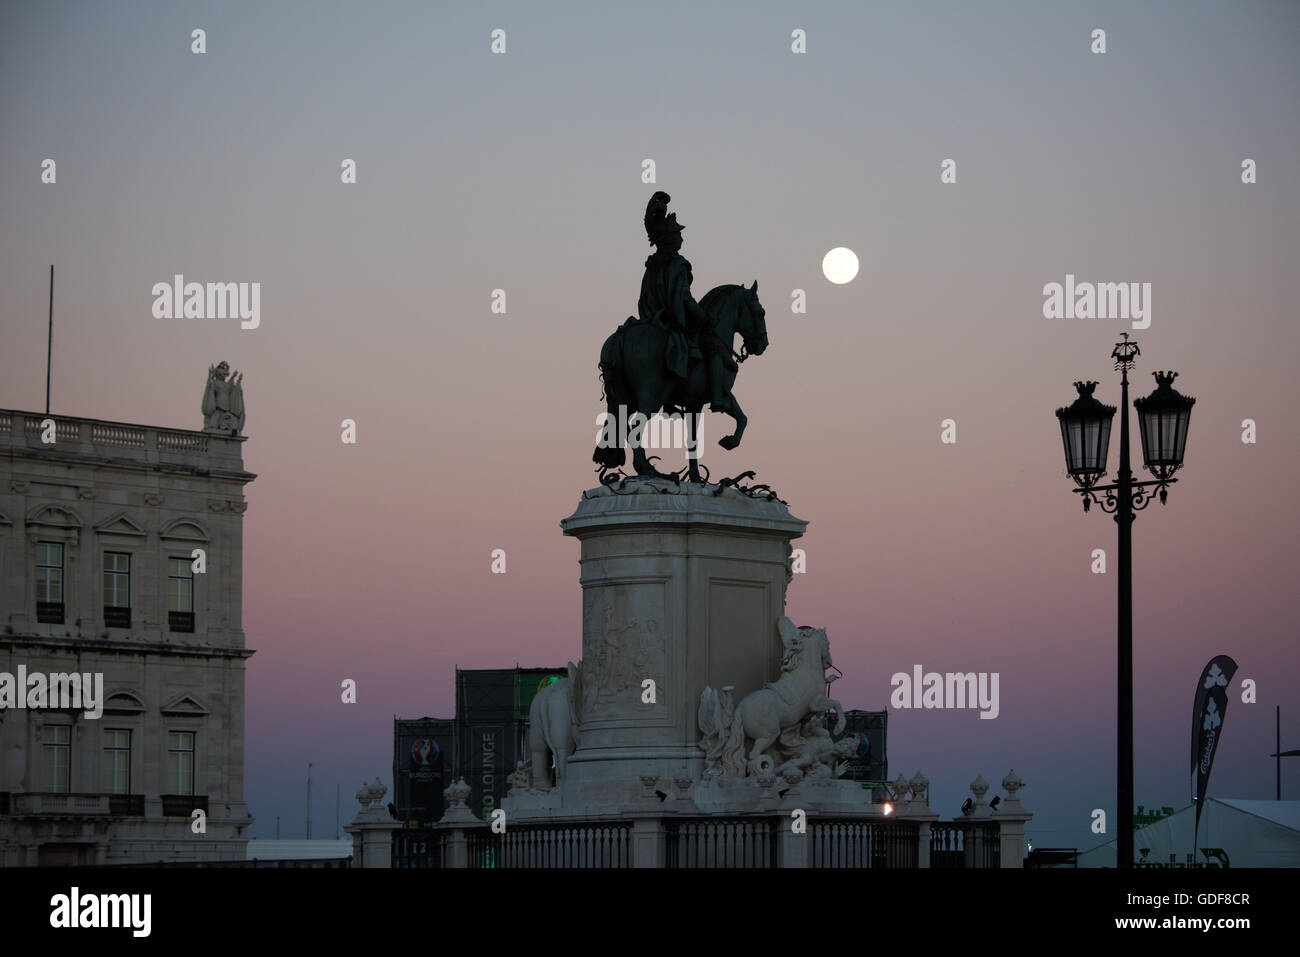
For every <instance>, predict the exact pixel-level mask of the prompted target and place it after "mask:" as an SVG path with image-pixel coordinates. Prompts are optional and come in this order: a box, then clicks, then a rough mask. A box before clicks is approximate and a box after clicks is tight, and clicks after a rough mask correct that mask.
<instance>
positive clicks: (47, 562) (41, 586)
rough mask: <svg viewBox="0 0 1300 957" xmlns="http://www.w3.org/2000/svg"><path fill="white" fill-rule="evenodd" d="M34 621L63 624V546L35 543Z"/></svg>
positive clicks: (55, 543)
mask: <svg viewBox="0 0 1300 957" xmlns="http://www.w3.org/2000/svg"><path fill="white" fill-rule="evenodd" d="M36 620H37V621H38V622H41V623H43V624H48V625H61V624H63V546H62V545H61V544H60V543H58V542H37V543H36Z"/></svg>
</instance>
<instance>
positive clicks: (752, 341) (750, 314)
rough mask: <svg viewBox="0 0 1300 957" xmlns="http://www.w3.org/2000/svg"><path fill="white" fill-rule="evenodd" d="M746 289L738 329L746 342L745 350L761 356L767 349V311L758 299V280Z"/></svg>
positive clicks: (747, 352) (742, 287) (752, 354)
mask: <svg viewBox="0 0 1300 957" xmlns="http://www.w3.org/2000/svg"><path fill="white" fill-rule="evenodd" d="M741 289H744V291H745V296H744V306H743V308H742V309H741V315H740V322H739V324H738V325H737V328H736V331H737V332H739V333H740V335H741V338H742V339H743V340H744V342H745V352H746V354H747V355H751V356H761V355H762V354H763V353H764V352H765V351H766V350H767V313H765V312H764V311H763V304H762V303H761V302H759V301H758V280H757V279H755V280H754V284H753V285H752V286H750V287H749V288H748V289H745V287H744V286H741Z"/></svg>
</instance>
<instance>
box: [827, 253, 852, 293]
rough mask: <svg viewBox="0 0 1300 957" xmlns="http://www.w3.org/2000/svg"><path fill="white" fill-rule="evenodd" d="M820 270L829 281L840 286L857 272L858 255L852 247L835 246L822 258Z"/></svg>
mask: <svg viewBox="0 0 1300 957" xmlns="http://www.w3.org/2000/svg"><path fill="white" fill-rule="evenodd" d="M822 272H823V273H825V274H826V278H827V279H829V280H830V281H831V282H833V283H835V284H836V285H837V286H842V285H844V283H846V282H850V281H852V279H853V277H854V276H856V275H857V274H858V257H857V256H855V255H854V254H853V250H852V249H845V248H844V247H843V246H836V247H835V248H834V249H832V250H831V251H830V252H828V253H827V254H826V256H825V258H823V259H822Z"/></svg>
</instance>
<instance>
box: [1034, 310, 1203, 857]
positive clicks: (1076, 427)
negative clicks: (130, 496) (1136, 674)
mask: <svg viewBox="0 0 1300 957" xmlns="http://www.w3.org/2000/svg"><path fill="white" fill-rule="evenodd" d="M1138 355H1139V349H1138V347H1137V343H1136V342H1132V341H1131V340H1130V339H1129V337H1128V333H1123V338H1122V340H1121V341H1120V342H1118V343H1116V344H1115V350H1114V351H1113V352H1112V353H1111V357H1112V358H1113V359H1114V360H1115V368H1116V369H1117V370H1119V372H1120V373H1121V379H1120V387H1121V406H1122V408H1123V410H1124V413H1123V417H1122V418H1121V419H1120V428H1119V474H1118V476H1117V481H1116V482H1115V484H1114V485H1098V484H1097V481H1098V479H1100V478H1101V477H1102V476H1103V475H1105V474H1106V452H1107V449H1108V448H1109V446H1110V425H1111V419H1112V418H1113V417H1114V415H1115V407H1114V406H1113V405H1103V404H1102V403H1101V402H1099V401H1098V400H1097V399H1095V398H1093V395H1092V391H1093V389H1095V388H1096V387H1097V383H1096V382H1076V383H1075V384H1074V387H1075V388H1076V389H1078V390H1079V397H1078V398H1077V399H1075V400H1074V403H1073V404H1072V405H1070V406H1069V407H1068V408H1064V409H1057V410H1056V417H1057V419H1059V420H1060V423H1061V440H1062V441H1063V443H1064V444H1065V466H1066V469H1067V471H1068V472H1069V473H1070V478H1072V479H1074V483H1075V484H1076V485H1078V486H1079V487H1078V488H1077V489H1075V491H1076V492H1077V493H1079V494H1080V495H1082V496H1083V510H1084V511H1085V512H1086V511H1088V509H1089V507H1090V506H1091V505H1092V504H1093V503H1094V502H1096V503H1097V504H1098V505H1100V506H1101V508H1102V511H1104V512H1107V513H1110V514H1113V515H1114V516H1115V521H1116V522H1117V523H1118V525H1119V583H1118V591H1119V669H1118V670H1119V722H1118V723H1119V728H1118V737H1119V746H1118V763H1117V767H1116V783H1115V791H1116V812H1117V814H1118V816H1119V823H1118V827H1119V837H1118V847H1117V849H1116V856H1115V863H1116V866H1118V867H1121V868H1131V867H1132V866H1133V516H1134V513H1135V512H1140V511H1141V510H1142V509H1144V508H1146V507H1147V506H1148V505H1150V504H1151V493H1152V491H1153V490H1158V491H1159V492H1160V504H1161V505H1163V504H1164V503H1165V499H1166V498H1167V497H1168V494H1169V486H1170V485H1172V484H1173V483H1174V482H1176V481H1178V480H1177V479H1176V478H1174V477H1173V474H1174V473H1175V472H1176V471H1178V469H1179V468H1181V467H1182V464H1183V452H1184V450H1185V449H1186V447H1187V423H1188V420H1189V419H1190V418H1191V414H1192V404H1193V403H1194V402H1196V400H1195V399H1191V398H1188V397H1187V396H1183V395H1180V394H1179V393H1178V392H1176V391H1175V390H1174V387H1173V382H1174V378H1175V377H1176V376H1177V375H1178V373H1176V372H1157V373H1155V377H1156V390H1155V391H1154V392H1152V393H1151V394H1150V395H1149V396H1147V397H1145V398H1142V399H1137V400H1136V401H1135V402H1134V403H1133V405H1134V407H1135V408H1136V409H1137V414H1138V430H1139V432H1140V434H1141V436H1142V458H1143V460H1144V462H1145V464H1146V467H1147V469H1149V470H1150V472H1151V474H1152V475H1154V476H1155V477H1156V480H1155V481H1154V482H1135V481H1133V470H1132V469H1131V468H1130V464H1129V439H1128V420H1129V413H1128V370H1129V369H1131V368H1132V367H1133V365H1134V363H1135V361H1136V360H1137V357H1138ZM1098 492H1104V493H1105V498H1104V499H1103V498H1098V497H1097V493H1098Z"/></svg>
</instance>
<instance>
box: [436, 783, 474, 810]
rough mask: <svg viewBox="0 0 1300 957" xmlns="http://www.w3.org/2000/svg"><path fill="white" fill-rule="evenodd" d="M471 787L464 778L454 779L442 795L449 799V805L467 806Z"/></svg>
mask: <svg viewBox="0 0 1300 957" xmlns="http://www.w3.org/2000/svg"><path fill="white" fill-rule="evenodd" d="M469 795H470V787H469V785H468V784H466V783H465V779H464V778H460V779H459V780H456V781H453V782H452V783H451V784H450V785H449V786H448V787H447V788H446V789H444V790H443V792H442V796H443V797H444V798H446V799H447V807H448V808H454V807H465V803H466V802H467V801H468V800H469Z"/></svg>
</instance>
